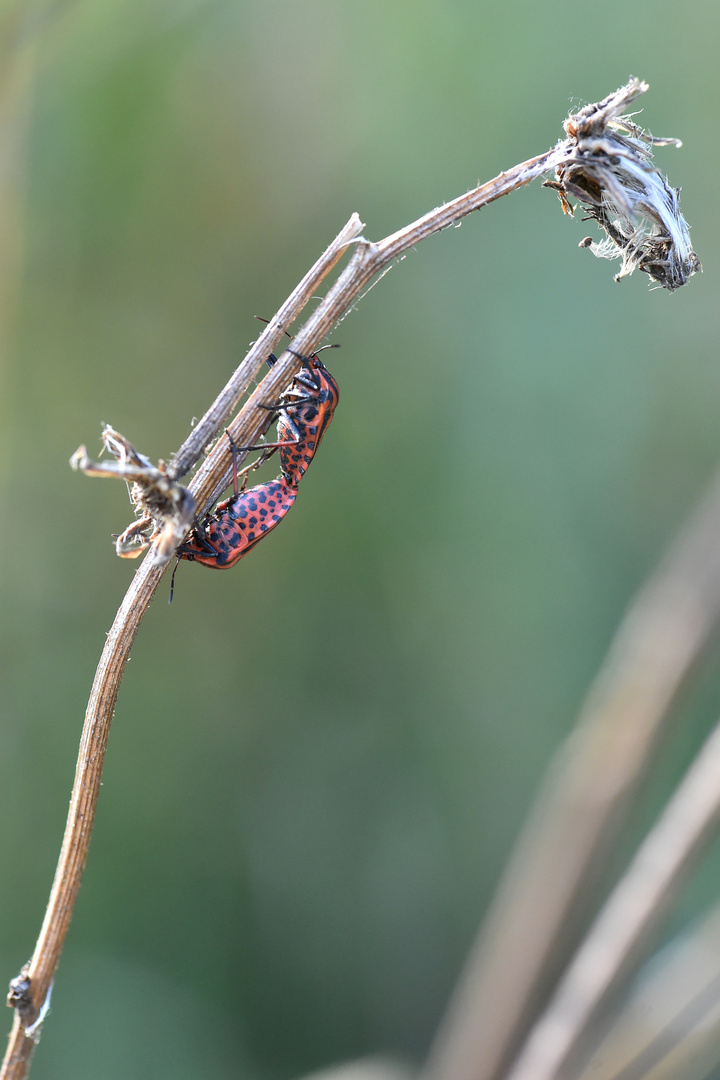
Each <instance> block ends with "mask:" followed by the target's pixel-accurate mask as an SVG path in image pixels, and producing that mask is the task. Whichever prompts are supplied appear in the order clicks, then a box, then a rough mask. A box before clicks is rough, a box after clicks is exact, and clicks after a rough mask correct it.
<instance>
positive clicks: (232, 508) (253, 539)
mask: <svg viewBox="0 0 720 1080" xmlns="http://www.w3.org/2000/svg"><path fill="white" fill-rule="evenodd" d="M228 438H229V439H230V445H231V447H232V452H233V488H234V494H233V495H232V496H231V498H229V499H225V500H224V502H221V503H218V505H217V507H216V509H215V512H214V513H213V514H209V515H208V516H207V517H206V518H205V519H204V521H202V522H201V523H198V524H197V525H196V526H195V528H194V529H193V531H192V532H191V533H190V536H189V537H188V539H187V540H185V542H184V543H182V544H181V545H180V547H179V548H178V549H177V552H176V554H177V557H178V563H179V562H180V560H181V559H188V560H189V561H190V562H198V563H200V564H201V565H202V566H211V567H213V568H214V569H216V570H228V569H229V568H230V567H231V566H234V565H235V563H236V562H239V561H240V559H242V558H243V556H244V555H247V554H248V552H250V551H252V549H253V548H254V547H255V545H256V544H257V543H258V542H259V541H260V540H262V538H263V536H267V534H268V533H269V532H271V530H272V529H274V528H275V526H276V525H279V524H280V522H281V521H282V519H283V518H284V517H285V515H286V514H287V512H288V510H289V509H290V507H291V506H292V504H293V503H294V502H295V497H296V495H297V488H296V487H292V486H291V485H290V484H288V482H287V480H286V479H285V477H284V476H280V477H278V479H277V480H269V481H268V482H267V483H265V484H258V486H257V487H253V488H248V489H247V490H246V491H238V472H237V452H238V448H237V446H236V445H235V443H234V442H233V440H232V438H230V435H229V434H228Z"/></svg>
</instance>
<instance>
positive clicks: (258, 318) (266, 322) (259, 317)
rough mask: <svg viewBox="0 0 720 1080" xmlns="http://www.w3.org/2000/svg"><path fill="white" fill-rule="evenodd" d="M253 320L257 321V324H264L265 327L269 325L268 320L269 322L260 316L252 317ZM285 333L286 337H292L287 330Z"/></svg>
mask: <svg viewBox="0 0 720 1080" xmlns="http://www.w3.org/2000/svg"><path fill="white" fill-rule="evenodd" d="M253 319H257V321H258V322H264V323H265V325H266V326H267V325H268V324H269V322H270V320H269V319H263V317H262V315H253ZM285 333H286V334H287V336H288V337H289V338H291V337H292V334H291V333H290V331H289V330H286V331H285Z"/></svg>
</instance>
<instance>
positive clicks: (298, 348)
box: [0, 144, 564, 1080]
mask: <svg viewBox="0 0 720 1080" xmlns="http://www.w3.org/2000/svg"><path fill="white" fill-rule="evenodd" d="M563 147H564V144H559V145H558V147H556V148H555V149H553V150H550V151H548V152H547V153H545V154H542V155H540V156H539V157H536V158H533V159H532V160H530V161H527V162H523V163H522V164H521V165H518V166H516V167H515V168H514V169H511V170H510V171H509V172H507V173H501V174H500V176H498V177H496V178H495V179H494V180H491V181H490V182H489V183H487V184H484V185H482V186H481V187H478V188H476V189H475V190H473V191H470V192H468V193H467V194H466V195H462V196H460V197H459V198H458V199H455V200H454V201H453V202H451V203H447V204H445V205H444V206H442V207H439V208H438V209H436V210H433V211H431V212H430V213H428V214H426V215H425V216H424V217H422V218H420V219H419V220H418V221H416V222H414V223H413V224H412V225H409V226H407V228H404V229H401V230H400V231H399V232H396V233H394V234H393V235H392V236H389V237H387V238H386V239H385V240H383V241H381V242H380V243H377V244H373V243H370V242H368V241H366V240H362V239H357V237H358V234H359V232H360V229H361V228H362V225H361V223H360V221H359V218H358V217H357V215H353V217H352V218H351V219H350V221H349V222H348V224H347V225H346V226H345V228H344V229H343V230H342V232H341V233H340V234H339V236H338V237H337V238H336V239H335V241H334V242H333V244H331V245H330V247H329V248H328V249H327V251H326V252H325V253H324V254H323V256H321V258H320V260H319V261H318V263H317V264H316V265H315V266H314V267H313V268H312V270H311V271H310V272H309V273H308V274H307V275H306V276H305V278H304V279H303V280H302V282H300V284H299V285H298V286H297V288H296V289H295V290H294V291H293V293H292V294H291V296H290V297H289V298H288V300H287V301H286V303H285V304H284V305H283V307H282V308H281V309H280V311H279V312H278V313H277V314H276V315H275V317H274V318H273V319H272V320H271V322H270V323H269V324H268V326H267V327H266V329H265V330H264V332H263V333H262V334H261V336H260V337H259V338H258V340H257V341H256V342H255V344H254V345H253V347H252V348H251V349H250V351H249V353H248V354H247V356H246V357H245V359H244V360H243V362H242V363H241V364H240V366H239V367H238V369H237V370H236V372H235V373H234V375H233V377H232V378H231V380H230V381H229V382H228V384H227V386H226V387H225V388H224V389H223V391H222V392H221V393H220V395H219V396H218V398H217V399H216V400H215V401H214V402H213V404H212V406H211V407H210V409H208V411H207V413H206V414H205V416H204V417H203V418H202V420H201V421H200V423H199V424H198V425H197V426H196V428H195V429H194V430H193V432H192V433H191V435H190V436H189V438H188V439H187V440H186V442H185V443H184V444H183V446H182V447H181V448H180V450H179V451H178V453H177V454H176V455H175V456H174V458H173V460H172V462H171V465H170V467H169V470H168V471H169V472H170V473H171V475H172V476H173V477H174V478H177V477H181V476H183V475H184V474H185V473H186V472H188V471H189V470H190V469H191V468H192V467H193V465H194V464H195V463H196V462H197V461H198V459H199V458H200V457H201V456H202V454H203V452H204V451H205V449H206V447H207V445H208V443H209V442H210V441H211V440H212V439H213V438H214V437H215V435H217V433H218V431H219V430H220V428H221V427H222V425H223V423H224V421H225V418H226V417H227V415H228V413H229V412H230V411H231V410H232V409H233V408H235V407H236V405H237V403H238V401H239V400H240V398H241V396H242V394H243V393H244V392H246V390H247V388H248V386H249V385H250V383H251V381H252V379H253V378H254V377H255V376H256V375H257V373H258V371H259V370H260V367H261V366H262V364H263V362H264V360H265V358H266V357H267V356H268V354H269V353H270V352H271V351H272V349H273V348H275V346H276V345H277V343H278V341H279V340H280V338H281V337H282V335H283V333H284V331H285V330H286V328H287V327H288V326H289V325H290V324H291V323H292V321H293V320H294V319H295V318H297V316H298V314H299V312H300V310H301V309H302V307H303V306H304V305H305V304H306V303H307V301H308V300H309V299H310V297H311V296H312V294H313V292H314V291H315V289H316V288H317V287H318V285H319V284H320V282H321V281H322V280H323V278H324V277H325V276H326V275H327V273H329V272H330V270H331V269H332V268H333V266H334V265H335V264H336V262H337V260H338V259H339V258H340V257H341V255H342V253H343V252H344V251H345V249H346V248H347V246H348V244H350V243H352V242H353V241H354V242H355V243H356V251H355V253H354V255H353V256H352V258H351V260H350V262H349V264H348V266H347V268H346V269H345V271H344V272H343V273H342V274H341V275H340V277H339V278H338V280H337V281H336V282H335V284H334V285H333V286H332V287H331V289H330V290H329V292H328V294H327V295H326V297H325V299H324V300H323V301H322V302H321V303H320V304H319V306H318V308H317V309H316V310H315V312H314V313H313V314H312V315H311V317H310V318H309V319H308V321H307V322H306V323H305V325H304V326H303V327H302V329H301V330H299V331H298V333H297V334H296V336H295V338H294V340H293V353H291V352H285V353H283V355H282V356H281V357H280V360H279V361H278V363H277V364H275V365H274V366H273V368H272V369H271V371H270V372H269V374H268V375H267V376H266V378H265V379H264V380H263V382H262V384H261V385H260V386H259V387H258V389H257V390H256V391H255V393H254V394H253V395H252V396H251V398H250V399H249V400H248V402H247V403H246V405H245V406H244V408H243V409H242V411H241V413H240V414H239V416H238V417H237V418H236V420H235V421H234V422H233V423H232V425H231V426H230V431H231V433H232V435H233V437H234V438H235V439H236V440H237V442H238V443H239V444H241V445H242V444H243V443H248V442H252V441H253V440H254V439H255V438H256V437H257V433H258V432H259V430H260V428H261V426H262V423H263V422H264V421H265V420H266V415H267V414H266V411H265V410H262V409H259V408H257V404H258V403H259V402H268V401H273V400H276V399H277V397H278V395H279V394H280V393H281V392H282V391H283V390H284V389H285V387H286V386H287V385H288V382H289V381H290V379H291V377H292V375H293V374H294V372H295V371H297V370H298V367H299V361H298V359H297V357H296V356H295V355H294V353H301V354H303V355H306V354H307V353H309V352H311V351H312V350H313V349H315V348H317V347H318V346H319V344H320V343H321V341H322V340H323V338H324V337H325V335H326V334H328V333H329V332H330V331H331V330H332V329H333V327H334V326H335V324H336V323H337V322H338V320H339V319H340V318H341V317H342V316H343V315H344V314H345V313H346V312H348V311H349V310H350V308H351V307H352V305H353V304H354V303H355V301H356V300H357V299H358V297H359V296H360V295H361V293H362V292H363V290H364V289H365V288H367V286H368V284H369V283H370V281H371V280H372V279H373V278H374V277H375V275H376V274H378V273H379V272H381V271H382V270H383V269H384V268H385V267H387V266H388V265H389V264H390V263H391V262H392V260H393V259H395V258H397V257H398V256H399V255H401V254H402V253H403V252H405V251H407V250H408V249H409V248H411V247H413V246H414V245H415V244H417V243H419V242H420V241H421V240H423V239H425V237H427V236H431V235H432V234H433V233H436V232H439V231H440V230H442V229H445V228H447V227H448V226H449V225H452V224H453V223H454V222H456V221H458V220H459V219H460V218H462V217H465V216H466V215H468V214H470V213H472V212H473V211H474V210H478V209H480V208H481V207H483V206H487V205H488V203H491V202H493V201H494V200H495V199H498V198H500V197H501V196H502V195H505V194H507V193H508V192H511V191H514V190H516V189H517V188H519V187H521V186H523V185H524V184H527V183H529V182H530V181H531V180H533V179H535V178H536V177H539V176H541V175H542V174H543V173H545V172H547V171H548V170H550V169H553V168H554V167H555V166H556V164H557V163H558V161H560V160H561V159H562V157H563V154H564V149H563ZM229 470H230V458H229V452H228V447H227V444H226V440H220V441H219V442H218V443H217V444H216V446H215V447H214V448H213V449H212V450H211V451H210V453H209V454H208V457H207V458H206V460H205V462H204V463H203V465H202V467H201V468H200V469H199V470H198V473H197V474H196V476H195V477H194V479H193V481H192V483H191V484H190V490H191V491H192V492H193V494H194V495H195V497H196V501H197V506H198V513H199V514H202V513H203V512H204V511H205V510H206V509H207V508H208V507H209V506H210V505H212V503H213V502H214V501H215V499H216V498H217V497H218V495H219V494H220V492H221V491H222V490H223V488H224V487H226V486H227V482H228V477H229ZM163 572H164V567H157V566H153V565H151V561H150V559H149V558H146V559H145V561H144V562H143V564H142V566H141V567H140V568H139V569H138V571H137V573H136V575H135V577H134V579H133V582H132V584H131V586H130V588H129V589H128V592H127V594H126V596H125V599H124V600H123V603H122V605H121V607H120V609H119V611H118V613H117V615H116V617H115V621H114V623H113V626H112V629H111V630H110V633H109V635H108V638H107V642H106V645H105V648H104V649H103V653H102V656H101V658H100V663H99V665H98V668H97V672H96V675H95V681H94V684H93V689H92V693H91V695H90V700H89V703H88V709H87V713H86V717H85V724H84V727H83V733H82V738H81V743H80V752H79V755H78V764H77V769H76V774H75V783H74V786H73V793H72V797H71V802H70V811H69V814H68V820H67V825H66V830H65V837H64V839H63V846H62V850H61V853H60V859H59V862H58V868H57V871H56V875H55V881H54V883H53V887H52V891H51V894H50V900H49V902H48V907H47V911H46V914H45V919H44V922H43V926H42V929H41V932H40V936H39V938H38V942H37V945H36V947H35V951H34V953H33V957H32V959H31V961H30V963H29V965H28V966H27V969H26V975H27V978H28V979H29V981H30V986H29V989H28V992H27V995H26V1001H25V1002H24V1005H23V1008H22V1009H21V1008H16V1015H15V1022H14V1024H13V1030H12V1033H11V1036H10V1043H9V1046H8V1051H7V1054H6V1057H5V1061H4V1063H3V1067H2V1070H1V1071H0V1080H22V1078H24V1077H25V1076H27V1071H28V1066H29V1062H30V1058H31V1056H32V1052H33V1049H34V1042H33V1039H32V1038H31V1037H29V1036H26V1034H25V1028H26V1027H29V1026H31V1025H32V1024H33V1023H34V1021H35V1020H36V1018H37V1016H38V1014H39V1012H40V1009H41V1007H42V1005H43V1002H44V1001H45V998H46V996H47V993H48V989H49V987H50V984H51V982H52V979H53V976H54V973H55V970H56V968H57V964H58V961H59V958H60V953H61V950H62V946H63V943H64V940H65V935H66V933H67V930H68V927H69V925H70V920H71V918H72V911H73V907H74V904H75V899H76V897H77V893H78V890H79V887H80V881H81V878H82V873H83V870H84V867H85V862H86V859H87V852H88V847H89V843H90V835H91V832H92V825H93V819H94V813H95V806H96V802H97V797H98V792H99V789H100V779H101V775H102V766H103V760H104V756H105V749H106V746H107V740H108V733H109V729H110V722H111V719H112V715H113V710H114V708H115V702H116V700H117V694H118V690H119V687H120V681H121V679H122V675H123V671H124V668H125V664H126V662H127V660H128V657H129V653H130V647H131V645H132V642H133V639H134V637H135V633H136V631H137V628H138V625H139V623H140V620H141V619H142V616H143V614H144V612H145V609H146V608H147V605H148V603H149V602H150V599H151V598H152V595H153V593H154V591H155V589H156V587H157V585H158V583H159V581H160V578H161V577H162V574H163Z"/></svg>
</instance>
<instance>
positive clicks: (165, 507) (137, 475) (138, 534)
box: [70, 424, 195, 565]
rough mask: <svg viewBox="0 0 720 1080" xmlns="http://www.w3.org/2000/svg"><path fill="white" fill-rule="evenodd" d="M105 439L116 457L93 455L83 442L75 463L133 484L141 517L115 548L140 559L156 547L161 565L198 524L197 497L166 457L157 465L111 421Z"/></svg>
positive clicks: (155, 557) (72, 461)
mask: <svg viewBox="0 0 720 1080" xmlns="http://www.w3.org/2000/svg"><path fill="white" fill-rule="evenodd" d="M102 439H103V446H104V449H106V450H108V451H109V452H110V454H112V456H113V457H114V458H115V461H105V462H100V461H92V460H91V459H90V458H89V457H88V453H87V450H86V449H85V447H84V446H81V447H79V448H78V449H77V450H76V451H75V453H74V454H73V456H72V457H71V458H70V464H71V465H72V467H73V469H79V470H80V471H81V472H84V473H85V475H86V476H113V477H117V478H118V479H120V480H125V481H126V483H127V484H128V485H132V486H131V487H130V502H131V503H132V505H133V508H134V510H135V513H136V515H137V520H136V521H133V522H132V523H131V524H130V525H128V527H127V529H125V531H124V532H123V533H121V535H120V536H118V537H117V539H116V542H115V550H116V551H117V554H118V555H119V556H120V557H121V558H123V559H135V558H137V556H138V555H140V554H142V552H143V551H147V549H148V548H149V547H152V549H153V554H152V559H153V562H154V563H155V564H156V565H161V564H162V563H165V562H167V561H168V559H170V558H171V557H172V555H173V553H174V552H175V550H176V548H177V546H178V544H179V543H180V542H181V541H182V540H183V538H184V536H185V534H186V533H187V531H188V529H189V528H190V526H191V525H192V523H193V520H194V517H195V500H194V498H193V496H192V495H191V494H190V492H189V491H188V489H187V488H186V487H183V485H182V484H178V483H177V481H176V480H172V479H171V478H170V477H169V476H168V475H167V473H166V472H165V467H164V464H163V462H160V466H159V468H156V467H155V466H154V465H153V463H152V462H151V461H150V459H149V458H147V457H146V456H145V454H141V453H140V451H139V450H136V449H135V447H134V446H133V445H132V443H130V442H128V440H127V439H126V438H125V436H124V435H121V434H120V432H119V431H115V429H114V428H112V427H110V425H109V424H105V426H104V428H103V433H102Z"/></svg>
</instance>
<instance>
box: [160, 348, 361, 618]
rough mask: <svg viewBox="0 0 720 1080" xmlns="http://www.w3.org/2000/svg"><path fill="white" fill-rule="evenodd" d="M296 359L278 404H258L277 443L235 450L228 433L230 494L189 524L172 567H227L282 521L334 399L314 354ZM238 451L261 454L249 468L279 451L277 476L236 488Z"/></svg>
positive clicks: (332, 381) (272, 360)
mask: <svg viewBox="0 0 720 1080" xmlns="http://www.w3.org/2000/svg"><path fill="white" fill-rule="evenodd" d="M326 347H328V348H332V346H326ZM276 359H277V358H276V357H275V356H270V357H269V358H268V364H270V366H272V364H274V363H275V362H276ZM302 359H303V366H302V368H301V369H300V371H299V373H298V374H297V375H296V376H295V377H294V378H293V381H292V383H291V385H290V387H289V388H288V389H287V390H286V391H285V393H284V394H283V395H282V396H281V397H280V399H279V401H278V402H277V403H276V404H274V405H272V406H264V408H267V409H268V410H270V411H271V412H273V413H275V414H277V433H278V439H277V442H274V443H262V444H261V445H259V446H245V447H238V446H237V445H236V444H235V442H234V441H233V439H232V438H231V436H230V434H229V433H228V438H229V439H230V445H231V448H232V455H233V495H232V496H231V498H229V499H225V501H224V502H221V503H218V505H217V507H216V509H215V511H214V513H212V514H209V515H208V516H207V517H206V518H205V519H204V520H203V521H202V522H200V523H198V524H196V525H195V528H194V529H193V530H192V532H191V533H190V535H189V537H188V538H187V539H186V540H185V541H184V543H182V544H181V545H180V547H179V548H178V549H177V552H176V554H177V558H178V564H179V563H180V560H181V559H188V560H189V561H190V562H198V563H200V564H201V565H202V566H210V567H213V568H214V569H216V570H226V569H229V568H230V567H231V566H234V565H235V563H236V562H239V560H240V559H242V558H243V556H244V555H247V554H248V552H249V551H252V549H253V548H254V547H255V545H256V544H257V543H258V542H259V541H260V540H262V538H263V537H264V536H266V535H267V534H268V533H269V532H271V531H272V529H274V528H275V526H276V525H278V524H279V523H280V522H281V521H282V519H283V518H284V517H285V515H286V514H287V512H288V510H289V509H290V507H291V506H292V504H293V503H294V501H295V498H296V496H297V489H298V484H299V483H300V480H301V479H302V477H303V476H304V475H305V473H306V472H307V469H308V466H309V465H310V463H311V461H312V459H313V457H314V456H315V453H316V451H317V448H318V446H319V445H320V442H321V440H322V437H323V435H324V434H325V431H326V430H327V427H328V425H329V423H330V421H331V420H332V418H333V413H334V412H335V408H336V406H337V403H338V400H339V398H340V392H339V390H338V385H337V383H336V382H335V379H334V378H333V377H332V375H331V374H330V372H329V371H328V370H327V368H326V367H325V365H324V364H323V363H322V361H321V360H320V359H319V358H318V356H317V354H315V353H313V355H312V356H309V357H306V358H305V357H303V358H302ZM240 450H263V455H262V456H261V457H260V459H259V461H258V462H255V463H253V466H251V467H252V468H254V467H256V466H257V465H259V464H261V463H262V461H264V460H265V459H266V458H267V457H270V456H271V455H272V454H273V453H274V452H275V450H279V453H280V464H281V469H282V472H281V475H280V476H279V477H278V478H277V479H276V480H269V481H268V482H267V483H265V484H259V485H258V486H257V487H253V488H249V489H248V490H242V491H241V490H238V467H237V455H238V452H239V451H240ZM176 569H177V567H176ZM173 577H174V575H173ZM171 598H172V585H171Z"/></svg>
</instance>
